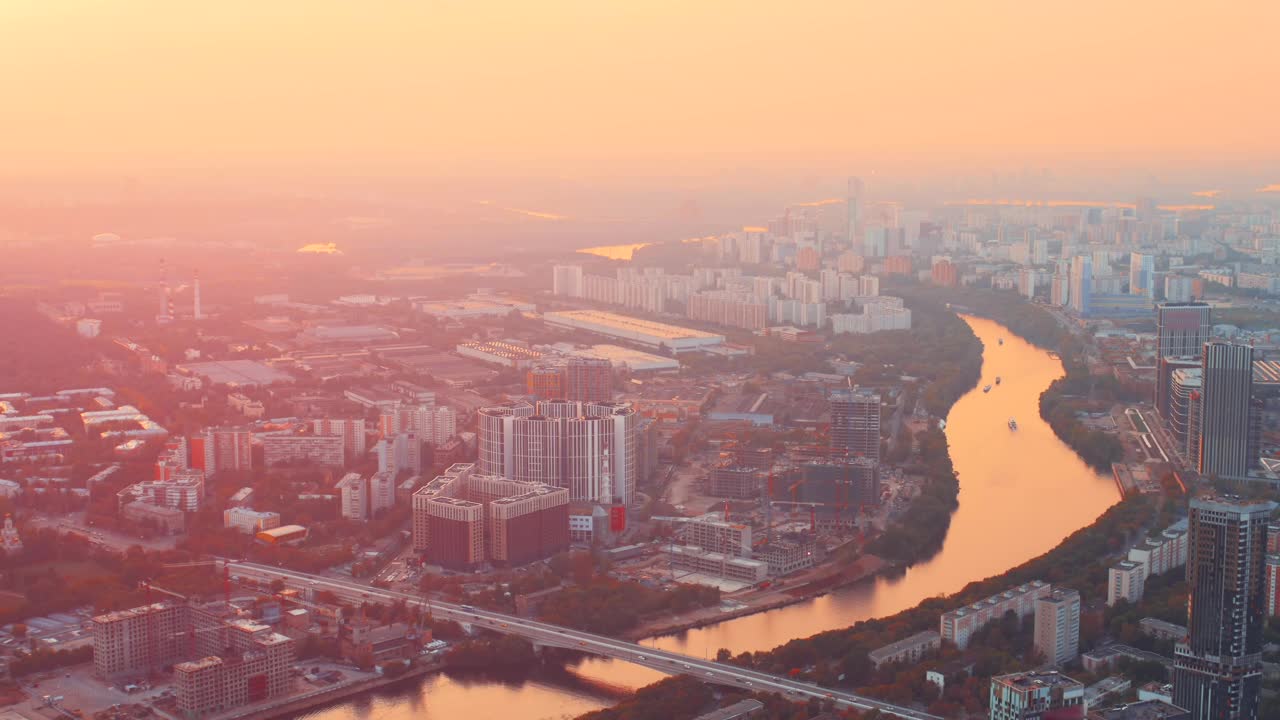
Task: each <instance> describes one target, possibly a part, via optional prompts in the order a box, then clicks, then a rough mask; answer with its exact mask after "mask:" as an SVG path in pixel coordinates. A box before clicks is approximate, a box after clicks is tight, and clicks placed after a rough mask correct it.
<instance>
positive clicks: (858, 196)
mask: <svg viewBox="0 0 1280 720" xmlns="http://www.w3.org/2000/svg"><path fill="white" fill-rule="evenodd" d="M866 192H867V188H866V186H865V185H863V183H862V178H856V177H851V178H849V189H848V192H847V193H846V196H845V202H846V203H847V204H848V206H847V212H848V215H849V218H848V220H849V235H848V240H849V247H850V248H853V251H854V252H862V249H861V248H862V244H861V243H862V230H863V223H864V222H865V220H864V218H863V206H864V204H865V202H866V199H865V197H864V196H865V195H866Z"/></svg>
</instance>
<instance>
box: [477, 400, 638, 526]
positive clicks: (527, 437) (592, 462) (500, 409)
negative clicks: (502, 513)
mask: <svg viewBox="0 0 1280 720" xmlns="http://www.w3.org/2000/svg"><path fill="white" fill-rule="evenodd" d="M479 416H480V438H479V443H480V457H479V460H480V463H479V464H480V472H481V473H483V474H486V475H500V476H502V477H506V478H510V479H512V480H522V481H529V482H543V483H547V484H549V485H555V486H557V487H563V488H568V490H569V494H570V497H571V498H573V499H574V500H587V501H591V502H598V503H609V504H628V503H630V502H631V500H632V498H633V497H634V495H635V483H636V476H637V473H638V470H637V464H638V460H639V458H638V451H637V447H636V444H637V438H636V432H637V425H636V420H635V410H634V409H633V408H632V407H631V406H630V405H629V404H627V403H595V402H585V403H583V402H573V401H568V400H551V401H545V402H540V403H538V404H537V406H536V407H535V406H534V405H531V404H529V403H523V402H522V403H508V404H505V405H499V406H495V407H488V408H482V409H481V410H480V412H479Z"/></svg>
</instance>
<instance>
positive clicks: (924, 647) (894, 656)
mask: <svg viewBox="0 0 1280 720" xmlns="http://www.w3.org/2000/svg"><path fill="white" fill-rule="evenodd" d="M940 647H942V636H941V635H939V634H938V633H937V631H935V630H925V631H924V632H918V633H916V634H915V635H912V636H911V637H907V638H903V639H902V640H898V641H897V642H893V643H889V644H888V645H885V646H884V647H878V648H876V649H875V650H872V651H871V652H869V653H867V658H868V659H870V660H871V664H872V665H875V667H876V669H877V670H879V669H880V666H881V665H887V664H889V663H901V662H905V663H914V662H917V661H919V660H921V659H922V658H924V656H925V655H928V654H929V653H931V652H935V651H936V650H938V648H940Z"/></svg>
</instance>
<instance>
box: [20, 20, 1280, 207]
mask: <svg viewBox="0 0 1280 720" xmlns="http://www.w3.org/2000/svg"><path fill="white" fill-rule="evenodd" d="M1277 27H1280V3H1276V2H1274V0H1258V1H1256V2H1253V1H1244V0H1240V1H1237V2H1218V3H1209V2H1199V1H1197V2H1179V1H1177V0H1160V1H1151V0H1124V1H1123V2H1115V0H1105V1H1103V0H1071V1H1061V2H1059V1H1058V0H1034V1H1031V2H1028V1H1027V0H972V1H970V2H962V1H960V0H934V1H929V0H885V1H877V2H872V1H868V0H832V1H829V2H820V1H817V0H788V1H787V2H766V1H765V0H760V1H758V2H742V1H741V0H736V1H724V0H675V1H668V0H643V1H636V2H623V1H622V0H617V1H610V0H604V1H602V0H583V1H576V0H575V1H571V0H545V1H538V0H509V1H506V2H497V1H491V2H484V1H482V0H459V1H454V0H411V1H410V0H403V1H402V0H373V1H372V2H351V1H350V0H267V1H265V2H264V1H263V0H220V1H219V2H204V3H193V2H173V0H155V1H151V0H57V1H56V2H50V1H49V0H4V2H0V68H3V70H0V90H3V92H4V96H5V102H4V107H3V111H0V174H8V175H14V174H39V175H44V176H51V177H73V176H80V175H86V174H93V173H98V172H119V171H122V170H123V171H131V172H132V171H137V172H146V171H148V170H151V171H156V170H161V169H163V170H167V171H172V172H182V171H192V172H196V171H208V170H209V169H213V168H217V169H221V170H224V171H227V172H233V173H234V172H243V171H245V170H257V171H262V172H299V173H308V172H316V173H325V172H334V173H349V174H350V173H355V174H368V175H370V176H383V175H386V176H395V175H403V176H413V177H430V178H450V177H483V176H487V175H502V176H505V177H565V176H569V177H574V178H591V177H600V178H618V177H634V176H646V175H652V174H686V175H691V176H698V175H700V174H708V173H720V174H729V175H731V174H733V173H734V172H736V171H738V170H744V171H745V170H750V171H756V172H769V171H771V170H778V171H796V170H798V169H800V168H807V169H810V170H813V171H821V172H825V171H833V172H834V171H839V172H841V173H842V174H843V171H844V170H846V169H847V168H848V167H850V166H856V167H858V168H862V169H863V171H864V172H865V173H868V174H869V173H874V172H880V173H886V174H892V173H895V172H897V173H913V172H920V173H927V172H932V171H940V170H943V169H945V170H947V171H954V170H955V169H957V168H979V167H980V168H984V169H989V168H991V169H994V168H1018V167H1023V166H1035V167H1041V166H1044V167H1055V168H1068V169H1070V168H1095V169H1096V168H1099V167H1112V166H1116V165H1125V166H1131V169H1136V168H1141V169H1143V170H1144V171H1145V170H1146V169H1148V168H1163V169H1177V168H1197V169H1210V170H1213V171H1214V172H1234V171H1240V172H1247V171H1252V172H1255V173H1256V172H1264V171H1265V170H1266V169H1268V168H1272V167H1278V166H1280V132H1277V130H1276V128H1277V117H1280V92H1277V88H1276V78H1278V77H1280V53H1276V52H1275V49H1274V48H1275V32H1276V28H1277ZM1276 179H1280V178H1271V179H1270V180H1271V181H1273V182H1274V181H1275V180H1276Z"/></svg>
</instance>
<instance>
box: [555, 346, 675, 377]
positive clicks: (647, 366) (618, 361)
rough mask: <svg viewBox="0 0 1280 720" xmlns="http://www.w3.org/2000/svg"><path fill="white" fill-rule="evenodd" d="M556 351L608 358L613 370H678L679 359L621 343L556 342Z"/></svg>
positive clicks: (601, 358) (573, 354) (577, 355)
mask: <svg viewBox="0 0 1280 720" xmlns="http://www.w3.org/2000/svg"><path fill="white" fill-rule="evenodd" d="M554 347H555V349H556V350H557V351H558V352H561V353H564V354H565V355H570V356H573V357H581V358H596V359H599V360H608V361H609V363H610V364H611V365H613V369H614V370H627V371H629V372H633V373H638V372H661V371H664V370H679V369H680V361H679V360H676V359H675V358H670V357H666V356H664V355H654V354H653V353H647V352H644V351H643V350H635V349H632V348H628V347H623V346H621V345H609V344H602V345H591V346H588V347H575V346H572V345H566V346H562V345H560V344H557V345H556V346H554Z"/></svg>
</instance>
